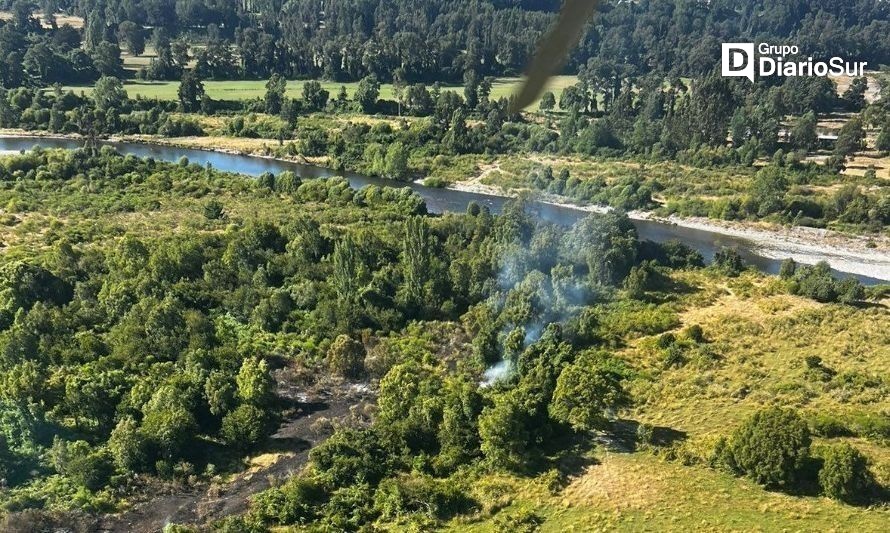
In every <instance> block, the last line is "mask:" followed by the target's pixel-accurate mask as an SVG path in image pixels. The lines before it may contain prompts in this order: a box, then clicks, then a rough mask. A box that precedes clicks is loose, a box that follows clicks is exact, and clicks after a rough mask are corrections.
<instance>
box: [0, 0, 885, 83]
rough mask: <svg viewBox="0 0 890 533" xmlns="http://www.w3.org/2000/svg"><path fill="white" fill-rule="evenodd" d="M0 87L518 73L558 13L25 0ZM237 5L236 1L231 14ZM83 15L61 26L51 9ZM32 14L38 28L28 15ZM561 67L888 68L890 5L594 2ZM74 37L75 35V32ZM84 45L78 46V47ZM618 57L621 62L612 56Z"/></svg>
mask: <svg viewBox="0 0 890 533" xmlns="http://www.w3.org/2000/svg"><path fill="white" fill-rule="evenodd" d="M4 3H5V4H6V7H7V8H8V9H10V10H11V11H12V13H13V17H12V18H11V19H10V20H9V21H8V22H6V23H5V24H4V25H3V28H2V30H0V34H2V38H0V42H2V45H0V57H3V58H4V61H3V62H2V67H3V68H2V70H3V72H2V79H3V81H4V86H6V87H16V86H19V85H33V84H37V85H49V84H52V83H57V82H58V83H63V84H78V83H84V82H87V81H93V80H95V79H96V78H97V77H98V76H99V75H102V74H105V75H118V74H120V62H119V56H120V51H121V49H125V50H127V51H128V52H130V53H131V54H134V55H137V56H138V55H140V54H142V53H143V52H144V51H145V47H146V43H150V44H151V46H152V48H153V49H154V50H155V52H156V58H155V60H154V61H153V62H152V65H151V66H150V67H148V68H147V69H145V71H144V72H141V73H140V75H142V76H145V77H149V78H151V79H178V78H179V75H180V73H181V71H182V68H183V67H184V66H185V65H186V64H188V62H189V61H190V60H194V61H195V62H196V68H197V71H198V72H199V73H200V75H201V76H203V77H205V78H208V79H211V78H212V79H257V78H268V77H269V76H271V75H272V74H275V73H278V74H281V75H283V76H286V77H288V78H309V79H313V78H319V77H323V78H326V79H331V80H336V81H358V80H359V79H361V78H363V77H366V76H371V75H373V76H376V77H377V78H378V79H380V80H386V81H389V80H392V79H403V80H404V81H406V82H408V83H420V82H424V83H427V84H430V83H433V82H436V81H439V82H445V81H460V80H463V78H464V76H465V75H466V73H467V72H469V71H474V72H475V73H476V74H477V75H478V76H489V75H492V76H496V75H505V74H512V75H515V74H519V73H521V72H522V69H523V68H524V66H525V65H526V63H527V61H528V59H529V58H530V56H531V54H533V52H534V50H535V46H536V45H537V42H538V40H539V39H540V36H541V34H542V33H543V31H544V30H546V29H547V27H548V26H549V25H550V24H551V23H552V22H553V21H554V20H555V17H556V14H555V13H556V11H557V10H558V9H559V7H560V5H561V2H558V1H554V0H539V1H533V0H523V1H504V0H488V1H479V0H474V1H467V0H460V1H458V0H449V1H445V2H439V1H432V0H421V1H417V0H411V1H392V0H389V1H379V0H378V1H372V0H348V1H337V2H324V1H321V0H291V1H287V2H285V1H283V0H242V1H238V2H234V1H224V0H76V1H75V0H41V1H40V2H33V3H32V2H30V1H29V0H16V1H12V2H10V1H8V0H7V1H5V2H4ZM233 7H234V9H233ZM60 9H61V10H64V11H66V12H69V13H71V14H73V15H77V16H79V17H81V18H82V19H83V20H84V27H83V29H82V31H78V30H75V29H74V28H72V27H71V26H66V25H64V24H63V25H61V26H59V25H57V24H56V23H55V22H54V21H55V15H56V14H57V13H58V11H59V10H60ZM34 10H38V13H41V18H42V19H43V20H45V21H46V22H47V24H46V27H44V26H43V25H41V24H40V22H39V21H37V20H36V19H34V18H31V13H32V12H34ZM599 11H600V12H599V13H598V15H597V17H596V21H595V22H594V23H593V25H592V27H591V28H590V30H589V31H588V32H587V34H586V36H585V37H584V39H583V41H582V43H581V45H580V46H579V47H578V48H577V50H575V51H574V52H573V54H572V58H571V60H570V61H569V63H568V65H567V66H566V71H567V72H569V73H575V72H577V71H578V70H580V69H581V68H582V67H585V68H588V69H590V70H600V71H604V72H611V73H613V75H617V76H619V77H627V76H643V75H647V74H651V73H658V74H660V75H661V76H663V77H664V76H666V77H683V76H686V77H689V76H699V75H704V74H706V73H708V72H710V71H712V70H713V68H714V66H715V65H717V64H718V62H719V59H720V58H719V43H720V42H744V41H753V40H755V39H757V40H759V41H763V42H771V43H775V44H781V43H785V42H790V43H793V44H796V45H798V46H800V47H801V49H802V50H806V51H807V52H806V53H808V54H810V55H812V56H814V57H815V58H816V59H827V58H830V57H832V56H834V55H838V54H841V55H848V56H852V57H856V58H858V59H859V60H861V61H867V62H869V63H870V64H872V65H878V64H887V63H890V41H888V38H887V35H888V34H890V31H888V29H890V13H888V8H887V6H886V5H885V4H884V3H883V2H880V1H877V0H855V1H851V2H842V3H838V2H832V1H830V0H819V1H803V0H758V1H754V2H749V1H743V0H719V1H712V2H700V1H694V0H684V1H676V2H674V1H665V0H661V1H659V0H646V1H642V2H617V1H604V2H601V6H600V8H599ZM81 33H82V35H81ZM81 41H82V42H83V47H82V48H81V47H80V46H79V43H80V42H81ZM619 58H620V59H619Z"/></svg>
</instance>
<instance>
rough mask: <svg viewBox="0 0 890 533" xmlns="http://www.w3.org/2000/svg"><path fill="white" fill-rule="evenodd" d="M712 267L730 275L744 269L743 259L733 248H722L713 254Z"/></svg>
mask: <svg viewBox="0 0 890 533" xmlns="http://www.w3.org/2000/svg"><path fill="white" fill-rule="evenodd" d="M714 268H715V269H717V270H718V271H720V272H722V273H723V274H726V275H727V276H730V277H735V276H738V275H739V274H741V273H742V271H743V270H745V261H744V260H743V259H742V256H741V255H739V252H738V251H736V250H735V249H733V248H724V249H722V250H720V251H718V252H717V253H716V254H715V255H714Z"/></svg>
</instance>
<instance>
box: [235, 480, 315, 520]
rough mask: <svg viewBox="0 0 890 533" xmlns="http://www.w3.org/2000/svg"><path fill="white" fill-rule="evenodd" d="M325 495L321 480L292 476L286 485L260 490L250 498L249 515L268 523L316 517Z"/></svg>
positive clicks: (313, 518)
mask: <svg viewBox="0 0 890 533" xmlns="http://www.w3.org/2000/svg"><path fill="white" fill-rule="evenodd" d="M324 499H325V491H324V488H323V486H322V484H321V483H319V482H318V481H316V480H314V479H312V478H305V477H294V478H292V479H291V480H289V481H288V482H287V483H286V484H285V485H283V486H281V487H276V488H273V489H269V490H267V491H265V492H261V493H260V494H258V495H257V496H256V497H255V498H254V499H253V504H252V505H251V509H250V515H252V516H253V517H255V518H256V519H258V520H259V521H260V522H261V523H263V524H267V525H271V524H278V525H291V524H305V523H308V522H311V521H312V520H315V519H316V518H317V517H318V509H319V507H320V506H321V504H322V502H323V501H324Z"/></svg>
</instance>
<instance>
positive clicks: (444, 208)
mask: <svg viewBox="0 0 890 533" xmlns="http://www.w3.org/2000/svg"><path fill="white" fill-rule="evenodd" d="M82 144H83V143H82V142H81V141H78V140H75V139H62V138H45V137H0V152H20V151H26V150H30V149H31V148H33V147H34V146H41V147H44V148H63V149H74V148H79V147H80V146H82ZM103 144H107V145H110V146H112V147H114V148H115V149H116V150H117V151H118V152H120V153H122V154H131V155H134V156H137V157H151V158H154V159H156V160H159V161H171V162H175V161H179V160H180V159H181V158H182V157H186V158H188V160H189V162H191V163H197V164H200V165H204V166H206V165H210V166H212V167H213V168H215V169H217V170H223V171H228V172H237V173H240V174H246V175H249V176H259V175H260V174H262V173H264V172H272V173H274V174H277V173H279V172H282V171H285V170H290V171H293V172H294V173H295V174H297V175H298V176H300V177H303V178H329V177H333V176H343V177H345V178H346V179H348V180H349V183H350V184H351V185H352V187H354V188H356V189H359V188H361V187H364V186H365V185H380V186H389V187H397V186H402V187H410V188H411V189H412V190H414V191H416V192H417V193H418V194H420V195H421V196H422V197H423V199H424V200H426V205H427V209H428V210H429V211H430V212H431V213H444V212H464V211H465V210H466V208H467V205H469V204H470V202H476V203H478V204H480V205H484V206H487V207H488V208H489V209H490V210H491V211H492V212H494V213H497V212H499V211H500V209H501V208H502V207H503V205H504V203H505V202H506V201H507V199H506V198H502V197H498V196H491V195H487V194H481V193H473V192H463V191H454V190H450V189H437V188H432V187H425V186H423V185H420V184H417V183H407V184H402V183H397V182H394V181H392V180H385V179H380V178H372V177H368V176H362V175H360V174H355V173H352V172H345V171H344V172H341V171H334V170H331V169H328V168H324V167H318V166H312V165H302V164H299V163H292V162H289V161H280V160H275V159H268V158H262V157H254V156H246V155H237V154H229V153H222V152H213V151H208V150H197V149H189V148H179V147H171V146H158V145H153V144H142V143H130V142H103ZM534 209H535V210H536V214H537V216H539V217H540V218H542V219H544V220H547V221H550V222H554V223H557V224H561V225H565V226H569V225H572V224H574V223H575V222H576V221H578V220H579V219H581V218H584V217H585V216H587V215H588V213H587V212H586V211H583V210H580V209H576V208H572V207H568V206H556V205H551V204H543V203H535V204H534ZM634 224H635V225H636V227H637V231H638V233H639V236H640V239H644V240H646V239H648V240H652V241H655V242H665V241H668V240H671V239H676V240H679V241H682V242H684V243H686V244H687V245H689V246H691V247H693V248H695V249H696V250H698V251H699V252H701V254H702V255H703V256H704V257H705V260H707V261H710V260H712V259H713V257H714V254H715V253H716V252H717V251H718V250H720V249H721V248H724V247H732V248H735V249H737V250H738V252H739V253H740V254H741V255H742V257H743V258H744V259H745V261H746V262H748V263H749V264H751V265H754V266H755V267H757V268H758V269H760V270H762V271H764V272H768V273H771V274H775V273H777V272H778V271H779V266H780V264H781V258H782V257H781V255H782V254H781V253H777V251H776V250H775V249H773V250H769V251H768V252H769V253H766V252H765V251H764V250H763V248H762V247H761V246H760V245H758V244H757V243H755V242H752V241H750V240H747V239H744V238H740V237H734V236H727V235H722V234H719V233H715V232H711V231H705V230H699V229H692V228H685V227H681V226H677V225H673V224H670V223H665V222H657V221H648V220H645V221H634ZM788 255H789V256H791V255H794V256H795V259H798V260H801V261H802V262H809V263H811V262H813V260H814V259H816V260H818V259H824V260H826V261H828V262H829V263H832V262H833V261H832V259H837V261H835V262H834V263H836V264H841V263H848V264H849V263H850V258H848V257H844V256H841V255H838V256H835V257H832V256H831V255H827V256H818V257H816V256H806V257H800V254H799V253H795V254H791V253H789V254H788ZM859 261H862V259H861V258H860V259H859ZM855 267H856V268H851V269H850V271H849V272H852V273H848V272H843V271H839V270H835V274H836V275H839V276H844V277H847V276H853V277H856V278H857V279H859V280H861V281H862V282H863V283H865V284H869V285H873V284H877V283H883V282H885V281H890V276H885V275H881V274H879V276H871V275H867V274H868V273H869V272H871V270H870V268H869V265H868V264H862V263H860V264H857V265H855ZM884 270H885V269H877V268H876V269H875V272H883V271H884ZM881 278H884V279H881Z"/></svg>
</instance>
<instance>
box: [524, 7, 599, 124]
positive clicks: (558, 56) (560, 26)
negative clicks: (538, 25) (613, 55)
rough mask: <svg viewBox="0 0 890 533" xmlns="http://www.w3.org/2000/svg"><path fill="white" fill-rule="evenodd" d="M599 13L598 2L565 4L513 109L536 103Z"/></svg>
mask: <svg viewBox="0 0 890 533" xmlns="http://www.w3.org/2000/svg"><path fill="white" fill-rule="evenodd" d="M594 11H596V0H566V1H565V4H564V5H563V6H562V11H561V12H560V15H559V21H558V22H557V23H556V26H554V27H553V29H552V30H550V33H549V34H548V35H547V37H546V39H544V42H543V43H542V44H541V47H540V48H539V49H538V53H537V54H535V57H534V59H532V62H531V65H530V66H529V69H528V74H527V77H526V79H525V83H524V84H523V86H522V88H521V89H520V90H519V92H518V93H517V94H516V95H515V97H514V98H513V102H512V103H511V105H510V110H511V111H512V112H518V111H521V110H523V109H525V108H526V107H528V106H530V105H532V104H533V103H535V101H536V100H537V99H538V97H540V96H541V93H542V92H544V87H545V86H546V85H547V81H548V80H549V79H550V77H551V76H553V75H554V74H556V73H557V72H558V71H559V70H560V69H561V68H562V67H563V66H564V65H565V63H566V60H567V59H568V57H569V51H570V50H571V49H572V48H573V47H575V45H577V44H578V41H580V40H581V35H582V33H583V32H584V26H585V24H587V21H588V20H590V17H592V16H593V13H594Z"/></svg>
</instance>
